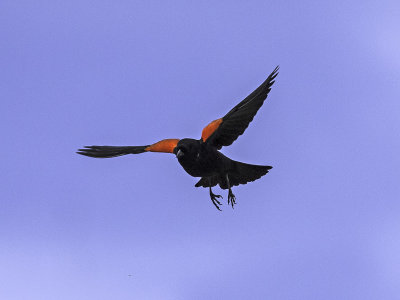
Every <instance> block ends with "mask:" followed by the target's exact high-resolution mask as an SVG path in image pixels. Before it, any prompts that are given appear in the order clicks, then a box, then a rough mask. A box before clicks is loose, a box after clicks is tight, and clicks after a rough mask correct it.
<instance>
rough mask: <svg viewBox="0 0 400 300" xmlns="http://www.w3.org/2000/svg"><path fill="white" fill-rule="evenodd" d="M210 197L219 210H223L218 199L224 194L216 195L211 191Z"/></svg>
mask: <svg viewBox="0 0 400 300" xmlns="http://www.w3.org/2000/svg"><path fill="white" fill-rule="evenodd" d="M210 198H211V201H212V203H213V204H214V206H215V207H216V208H217V209H218V210H219V211H221V209H220V208H219V205H222V204H221V202H219V201H218V199H217V198H222V196H221V195H216V194H214V193H213V192H210Z"/></svg>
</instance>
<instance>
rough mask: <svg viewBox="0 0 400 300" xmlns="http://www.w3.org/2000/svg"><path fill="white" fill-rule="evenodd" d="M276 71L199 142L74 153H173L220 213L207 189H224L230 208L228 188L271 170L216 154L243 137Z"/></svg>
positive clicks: (166, 142)
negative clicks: (205, 191)
mask: <svg viewBox="0 0 400 300" xmlns="http://www.w3.org/2000/svg"><path fill="white" fill-rule="evenodd" d="M278 70H279V66H278V67H276V68H275V69H274V71H273V72H272V73H271V74H270V75H269V76H268V78H267V79H266V80H265V81H264V82H263V83H262V84H261V85H260V86H259V87H258V88H257V89H256V90H255V91H253V92H252V93H251V94H250V95H249V96H247V97H246V98H245V99H244V100H243V101H241V102H240V103H239V104H238V105H236V106H235V107H234V108H232V109H231V110H230V111H229V112H228V113H227V114H226V115H225V116H223V117H222V118H220V119H217V120H214V121H212V122H211V123H210V124H208V125H207V126H206V127H205V128H204V129H203V131H202V133H201V138H200V139H199V140H196V139H191V138H184V139H165V140H161V141H159V142H157V143H154V144H151V145H145V146H85V147H84V148H83V149H79V150H78V151H77V153H78V154H81V155H85V156H89V157H97V158H109V157H117V156H121V155H126V154H139V153H143V152H164V153H173V154H175V155H176V157H177V159H178V162H179V163H180V164H181V166H182V167H183V169H184V170H185V171H186V172H187V173H188V174H189V175H191V176H193V177H201V179H200V180H199V182H197V183H196V185H195V186H196V187H205V188H207V187H208V188H209V192H210V198H211V201H212V203H213V204H214V205H215V207H216V208H217V209H218V210H221V209H220V206H221V202H220V201H219V200H218V198H222V196H221V195H216V194H214V193H213V192H212V189H211V188H212V187H214V186H216V185H217V184H218V185H219V186H220V188H221V189H224V190H226V189H228V205H229V204H230V205H231V206H232V208H233V206H234V205H235V203H236V197H235V195H234V194H233V193H232V186H236V185H239V184H246V183H248V182H250V181H255V180H257V179H259V178H260V177H261V176H264V175H265V174H267V173H268V171H269V170H270V169H272V167H271V166H261V165H251V164H246V163H242V162H238V161H235V160H232V159H230V158H228V157H226V156H225V155H223V154H222V153H221V152H219V151H218V150H220V149H221V148H222V147H223V146H229V145H231V144H232V143H233V142H234V141H235V140H236V139H237V138H238V137H239V136H240V135H241V134H243V132H244V131H245V129H246V128H247V127H248V126H249V124H250V122H251V121H252V120H253V118H254V116H255V115H256V113H257V111H258V110H259V109H260V107H261V106H262V105H263V103H264V101H265V99H266V98H267V96H268V93H269V92H270V90H271V86H272V85H273V83H274V82H275V81H274V79H275V77H276V76H277V75H278Z"/></svg>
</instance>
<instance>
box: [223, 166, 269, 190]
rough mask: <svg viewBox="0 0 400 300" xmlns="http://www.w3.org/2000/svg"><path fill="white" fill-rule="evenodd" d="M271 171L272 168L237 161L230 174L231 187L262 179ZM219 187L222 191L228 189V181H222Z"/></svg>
mask: <svg viewBox="0 0 400 300" xmlns="http://www.w3.org/2000/svg"><path fill="white" fill-rule="evenodd" d="M271 169H272V167H271V166H260V165H251V164H246V163H242V162H239V161H235V163H234V169H233V171H231V172H229V173H228V177H229V183H230V185H231V186H235V185H239V184H246V183H248V182H251V181H255V180H257V179H259V178H261V176H264V175H265V174H267V173H268V171H269V170H271ZM219 186H220V187H221V188H222V189H227V188H228V185H227V182H226V180H223V181H220V182H219Z"/></svg>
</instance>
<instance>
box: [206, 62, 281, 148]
mask: <svg viewBox="0 0 400 300" xmlns="http://www.w3.org/2000/svg"><path fill="white" fill-rule="evenodd" d="M278 70H279V66H278V67H276V68H275V70H274V71H273V72H272V73H271V74H270V75H269V76H268V78H267V79H266V80H265V81H264V82H263V83H262V84H261V85H260V86H259V87H258V88H257V89H256V90H255V91H254V92H252V93H251V94H250V95H249V96H247V97H246V98H245V99H244V100H243V101H242V102H240V103H239V104H238V105H236V106H235V107H234V108H232V109H231V110H230V111H229V112H228V113H227V114H226V115H225V116H224V117H222V118H220V119H217V120H214V121H212V122H211V123H210V124H208V125H207V126H206V127H205V128H204V129H203V132H202V133H201V139H202V141H203V142H205V143H208V144H209V145H212V146H214V147H216V148H217V149H221V148H222V146H229V145H231V144H232V143H233V142H234V141H235V140H236V139H237V138H238V137H239V135H241V134H243V132H244V131H245V130H246V128H247V126H249V124H250V122H251V121H252V120H253V118H254V116H255V115H256V113H257V111H258V110H259V109H260V107H261V106H262V105H263V103H264V100H265V99H266V98H267V96H268V93H269V91H270V90H271V86H272V85H273V83H274V82H275V81H274V79H275V77H276V76H277V75H278Z"/></svg>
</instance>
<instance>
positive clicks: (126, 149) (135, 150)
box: [76, 145, 149, 158]
mask: <svg viewBox="0 0 400 300" xmlns="http://www.w3.org/2000/svg"><path fill="white" fill-rule="evenodd" d="M147 147H149V145H147V146H85V147H84V148H83V149H79V150H78V151H77V152H76V153H78V154H81V155H85V156H89V157H97V158H109V157H116V156H121V155H126V154H139V153H143V152H145V151H146V148H147Z"/></svg>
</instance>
